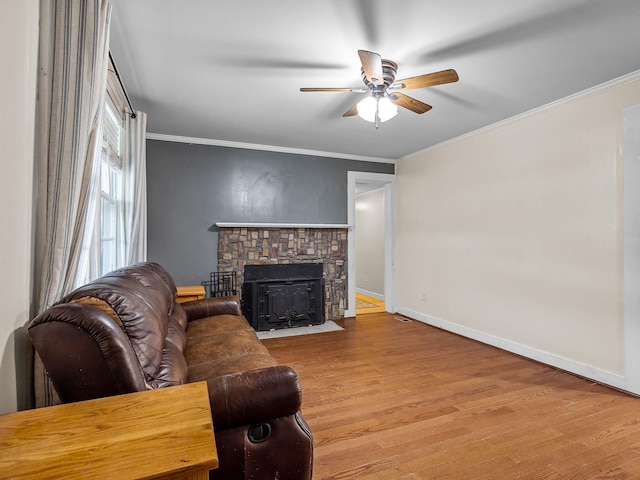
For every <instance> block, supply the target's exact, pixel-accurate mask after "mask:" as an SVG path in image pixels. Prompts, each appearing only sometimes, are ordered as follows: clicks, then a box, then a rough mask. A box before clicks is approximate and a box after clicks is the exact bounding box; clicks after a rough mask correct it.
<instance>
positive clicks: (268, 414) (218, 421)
mask: <svg viewBox="0 0 640 480" xmlns="http://www.w3.org/2000/svg"><path fill="white" fill-rule="evenodd" d="M207 385H208V387H209V402H210V403H211V416H212V419H213V425H214V428H215V429H216V430H224V429H227V428H233V427H238V426H242V425H251V424H254V423H258V422H263V421H265V420H269V419H272V418H279V417H285V416H288V415H293V414H295V413H296V412H298V411H300V407H301V405H302V389H301V387H300V380H299V379H298V374H297V373H296V371H295V370H294V369H293V368H291V367H288V366H275V367H268V368H262V369H259V370H251V371H248V372H243V373H236V374H230V375H224V376H222V377H219V378H216V379H212V380H208V381H207Z"/></svg>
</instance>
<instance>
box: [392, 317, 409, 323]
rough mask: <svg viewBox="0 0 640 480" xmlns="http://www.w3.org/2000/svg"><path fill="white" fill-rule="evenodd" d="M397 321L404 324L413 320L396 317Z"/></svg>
mask: <svg viewBox="0 0 640 480" xmlns="http://www.w3.org/2000/svg"><path fill="white" fill-rule="evenodd" d="M394 318H395V319H396V320H398V321H399V322H403V323H409V322H411V320H410V319H409V318H406V317H394Z"/></svg>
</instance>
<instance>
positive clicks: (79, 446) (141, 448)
mask: <svg viewBox="0 0 640 480" xmlns="http://www.w3.org/2000/svg"><path fill="white" fill-rule="evenodd" d="M208 397H209V396H208V393H207V384H206V383H204V382H201V383H190V384H186V385H181V386H178V387H168V388H161V389H158V390H150V391H146V392H139V393H132V394H127V395H118V396H115V397H107V398H100V399H97V400H89V401H86V402H77V403H68V404H65V405H56V406H54V407H46V408H39V409H35V410H26V411H23V412H17V413H11V414H7V415H0V451H2V456H1V458H0V478H16V479H18V478H29V479H61V478H64V479H65V480H73V479H87V478H91V479H118V480H122V479H151V478H154V479H171V480H178V479H181V480H186V479H189V480H200V479H202V480H205V479H208V478H209V474H208V472H209V470H212V469H214V468H217V467H218V455H217V452H216V446H215V440H214V436H213V426H212V424H211V409H210V406H209V398H208Z"/></svg>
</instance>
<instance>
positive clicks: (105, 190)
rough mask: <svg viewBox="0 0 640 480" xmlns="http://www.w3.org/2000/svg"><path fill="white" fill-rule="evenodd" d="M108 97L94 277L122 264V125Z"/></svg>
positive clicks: (94, 234)
mask: <svg viewBox="0 0 640 480" xmlns="http://www.w3.org/2000/svg"><path fill="white" fill-rule="evenodd" d="M116 111H117V110H116V109H115V107H114V106H113V104H112V103H111V101H110V100H107V101H106V105H105V111H104V115H103V119H102V128H101V133H100V145H99V146H98V148H99V152H100V154H99V168H98V169H97V171H96V174H97V175H99V182H98V185H100V197H99V198H100V199H99V201H98V205H97V212H96V222H95V228H94V232H93V236H94V241H93V242H92V244H93V246H92V254H91V258H92V260H91V262H90V263H91V267H90V269H89V270H90V271H89V276H90V277H91V278H96V277H99V276H101V275H104V274H105V273H108V272H110V271H112V270H115V269H116V268H118V267H120V266H122V265H123V263H124V178H123V177H124V175H123V158H122V157H123V155H122V151H123V132H124V129H123V125H122V123H123V122H122V118H121V117H120V116H119V115H118V114H117V113H116Z"/></svg>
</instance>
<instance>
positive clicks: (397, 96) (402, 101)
mask: <svg viewBox="0 0 640 480" xmlns="http://www.w3.org/2000/svg"><path fill="white" fill-rule="evenodd" d="M389 98H390V99H391V101H392V102H393V103H395V104H396V105H400V106H401V107H404V108H406V109H408V110H411V111H412V112H416V113H418V114H420V113H425V112H428V111H429V110H431V108H433V107H431V105H427V104H426V103H423V102H421V101H420V100H416V99H415V98H413V97H410V96H409V95H404V94H403V93H394V94H392V95H390V96H389Z"/></svg>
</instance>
